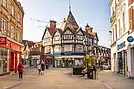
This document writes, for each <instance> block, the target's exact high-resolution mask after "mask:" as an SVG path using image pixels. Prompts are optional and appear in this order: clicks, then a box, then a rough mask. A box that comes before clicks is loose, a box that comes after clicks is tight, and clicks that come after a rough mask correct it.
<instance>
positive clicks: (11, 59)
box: [9, 52, 15, 71]
mask: <svg viewBox="0 0 134 89" xmlns="http://www.w3.org/2000/svg"><path fill="white" fill-rule="evenodd" d="M14 67H15V60H14V52H11V55H10V68H9V69H10V71H13V70H14V69H15V68H14Z"/></svg>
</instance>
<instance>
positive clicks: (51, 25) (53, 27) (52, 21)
mask: <svg viewBox="0 0 134 89" xmlns="http://www.w3.org/2000/svg"><path fill="white" fill-rule="evenodd" d="M49 22H50V28H51V29H55V28H56V21H54V20H50V21H49Z"/></svg>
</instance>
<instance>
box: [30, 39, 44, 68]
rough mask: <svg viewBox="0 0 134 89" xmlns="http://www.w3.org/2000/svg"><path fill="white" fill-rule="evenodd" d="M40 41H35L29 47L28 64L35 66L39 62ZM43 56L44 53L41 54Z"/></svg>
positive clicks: (40, 56)
mask: <svg viewBox="0 0 134 89" xmlns="http://www.w3.org/2000/svg"><path fill="white" fill-rule="evenodd" d="M41 49H42V41H40V42H36V43H35V44H34V45H33V46H32V47H31V48H30V54H29V56H30V66H34V67H36V66H37V65H38V64H39V63H40V59H41V58H42V53H41V52H42V51H41ZM43 56H44V55H43Z"/></svg>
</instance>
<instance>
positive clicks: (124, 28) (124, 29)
mask: <svg viewBox="0 0 134 89" xmlns="http://www.w3.org/2000/svg"><path fill="white" fill-rule="evenodd" d="M122 19H123V32H125V31H126V27H125V13H124V12H123V17H122Z"/></svg>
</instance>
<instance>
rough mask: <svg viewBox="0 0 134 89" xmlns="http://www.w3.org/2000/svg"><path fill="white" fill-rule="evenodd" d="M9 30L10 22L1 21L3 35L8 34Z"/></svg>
mask: <svg viewBox="0 0 134 89" xmlns="http://www.w3.org/2000/svg"><path fill="white" fill-rule="evenodd" d="M7 29H8V22H7V21H6V20H5V19H3V18H2V19H1V33H3V34H6V32H7Z"/></svg>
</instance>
